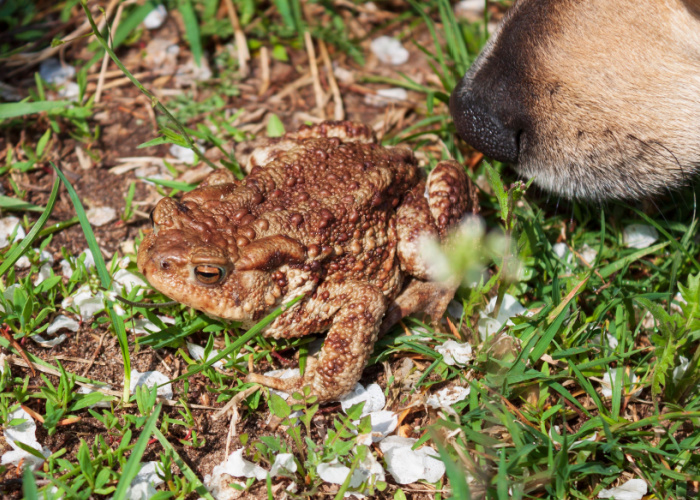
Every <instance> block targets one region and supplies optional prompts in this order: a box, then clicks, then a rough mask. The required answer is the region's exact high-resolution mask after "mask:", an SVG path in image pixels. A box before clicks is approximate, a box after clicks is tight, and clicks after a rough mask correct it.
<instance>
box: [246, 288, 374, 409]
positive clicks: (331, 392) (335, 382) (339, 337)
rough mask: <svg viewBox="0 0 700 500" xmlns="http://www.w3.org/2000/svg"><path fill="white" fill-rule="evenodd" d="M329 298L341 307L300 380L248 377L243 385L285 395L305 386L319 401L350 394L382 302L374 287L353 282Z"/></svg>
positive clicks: (370, 348)
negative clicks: (276, 391) (277, 391)
mask: <svg viewBox="0 0 700 500" xmlns="http://www.w3.org/2000/svg"><path fill="white" fill-rule="evenodd" d="M333 295H334V296H335V299H336V300H338V301H342V305H341V306H340V308H339V309H338V312H337V313H336V314H335V316H334V317H333V323H332V325H331V327H330V330H329V331H328V335H327V336H326V340H325V342H324V343H323V347H322V348H321V352H320V353H319V354H318V356H317V357H315V356H311V357H309V361H308V363H307V367H306V372H305V373H304V375H303V376H301V377H294V378H288V379H277V378H273V377H266V376H264V375H257V374H252V373H251V374H249V375H248V377H247V378H246V381H248V382H256V383H259V384H261V385H264V386H266V387H271V388H273V389H277V390H280V391H284V392H288V393H292V392H294V391H299V390H301V388H302V387H304V386H307V385H308V386H311V394H312V395H314V396H317V397H318V399H319V401H334V400H337V399H339V398H340V397H341V396H343V395H345V394H347V393H348V392H350V391H351V390H352V389H353V388H354V387H355V384H357V382H358V381H359V380H360V377H361V376H362V370H363V369H364V367H365V365H366V363H367V360H368V359H369V357H370V355H371V354H372V351H373V350H374V343H375V342H376V340H377V337H378V334H379V326H380V324H381V321H382V317H383V316H384V313H385V311H386V298H385V297H384V294H383V293H382V292H381V290H379V289H378V288H376V287H375V286H373V285H371V284H367V283H362V282H353V281H349V282H346V283H343V284H342V285H337V286H336V287H335V290H334V293H333Z"/></svg>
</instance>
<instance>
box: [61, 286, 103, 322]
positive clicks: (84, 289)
mask: <svg viewBox="0 0 700 500" xmlns="http://www.w3.org/2000/svg"><path fill="white" fill-rule="evenodd" d="M71 306H73V307H75V308H77V309H78V312H79V313H80V317H81V318H82V319H83V320H88V319H91V318H92V317H93V316H94V315H95V314H97V313H98V312H100V311H102V310H104V308H105V304H104V293H102V292H101V291H98V292H97V293H94V294H93V293H92V291H91V290H90V287H89V286H88V285H83V286H81V287H80V288H78V289H77V290H76V291H75V293H74V294H73V295H71V296H69V297H66V298H65V299H63V302H61V307H62V308H63V309H67V308H68V307H71Z"/></svg>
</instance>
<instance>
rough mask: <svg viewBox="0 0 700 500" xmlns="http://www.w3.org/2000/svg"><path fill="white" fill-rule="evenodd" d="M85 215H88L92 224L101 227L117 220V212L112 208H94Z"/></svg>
mask: <svg viewBox="0 0 700 500" xmlns="http://www.w3.org/2000/svg"><path fill="white" fill-rule="evenodd" d="M85 215H87V219H88V222H90V224H92V225H93V226H96V227H100V226H104V225H105V224H108V223H110V222H112V221H113V220H114V219H116V218H117V211H116V210H114V209H113V208H112V207H94V208H91V209H90V210H88V211H87V212H85Z"/></svg>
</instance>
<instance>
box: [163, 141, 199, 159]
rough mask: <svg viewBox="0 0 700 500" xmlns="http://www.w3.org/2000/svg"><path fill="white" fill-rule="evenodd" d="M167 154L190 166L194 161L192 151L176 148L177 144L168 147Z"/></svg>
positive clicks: (180, 147) (194, 156) (194, 157)
mask: <svg viewBox="0 0 700 500" xmlns="http://www.w3.org/2000/svg"><path fill="white" fill-rule="evenodd" d="M168 152H169V153H170V154H171V155H173V156H174V157H175V158H176V159H178V160H180V161H181V162H183V163H188V164H192V163H194V161H195V159H196V155H195V154H194V151H192V150H191V149H190V148H185V147H182V146H178V145H177V144H173V145H172V146H170V149H169V150H168Z"/></svg>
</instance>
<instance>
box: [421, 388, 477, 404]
mask: <svg viewBox="0 0 700 500" xmlns="http://www.w3.org/2000/svg"><path fill="white" fill-rule="evenodd" d="M470 392H471V388H470V387H459V386H453V387H445V388H444V389H441V390H439V391H438V392H436V393H435V394H431V395H430V396H428V399H426V400H425V403H426V404H427V405H428V406H430V407H431V408H449V407H450V406H452V405H453V404H455V403H459V402H460V401H463V400H465V399H467V396H469V393H470Z"/></svg>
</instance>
